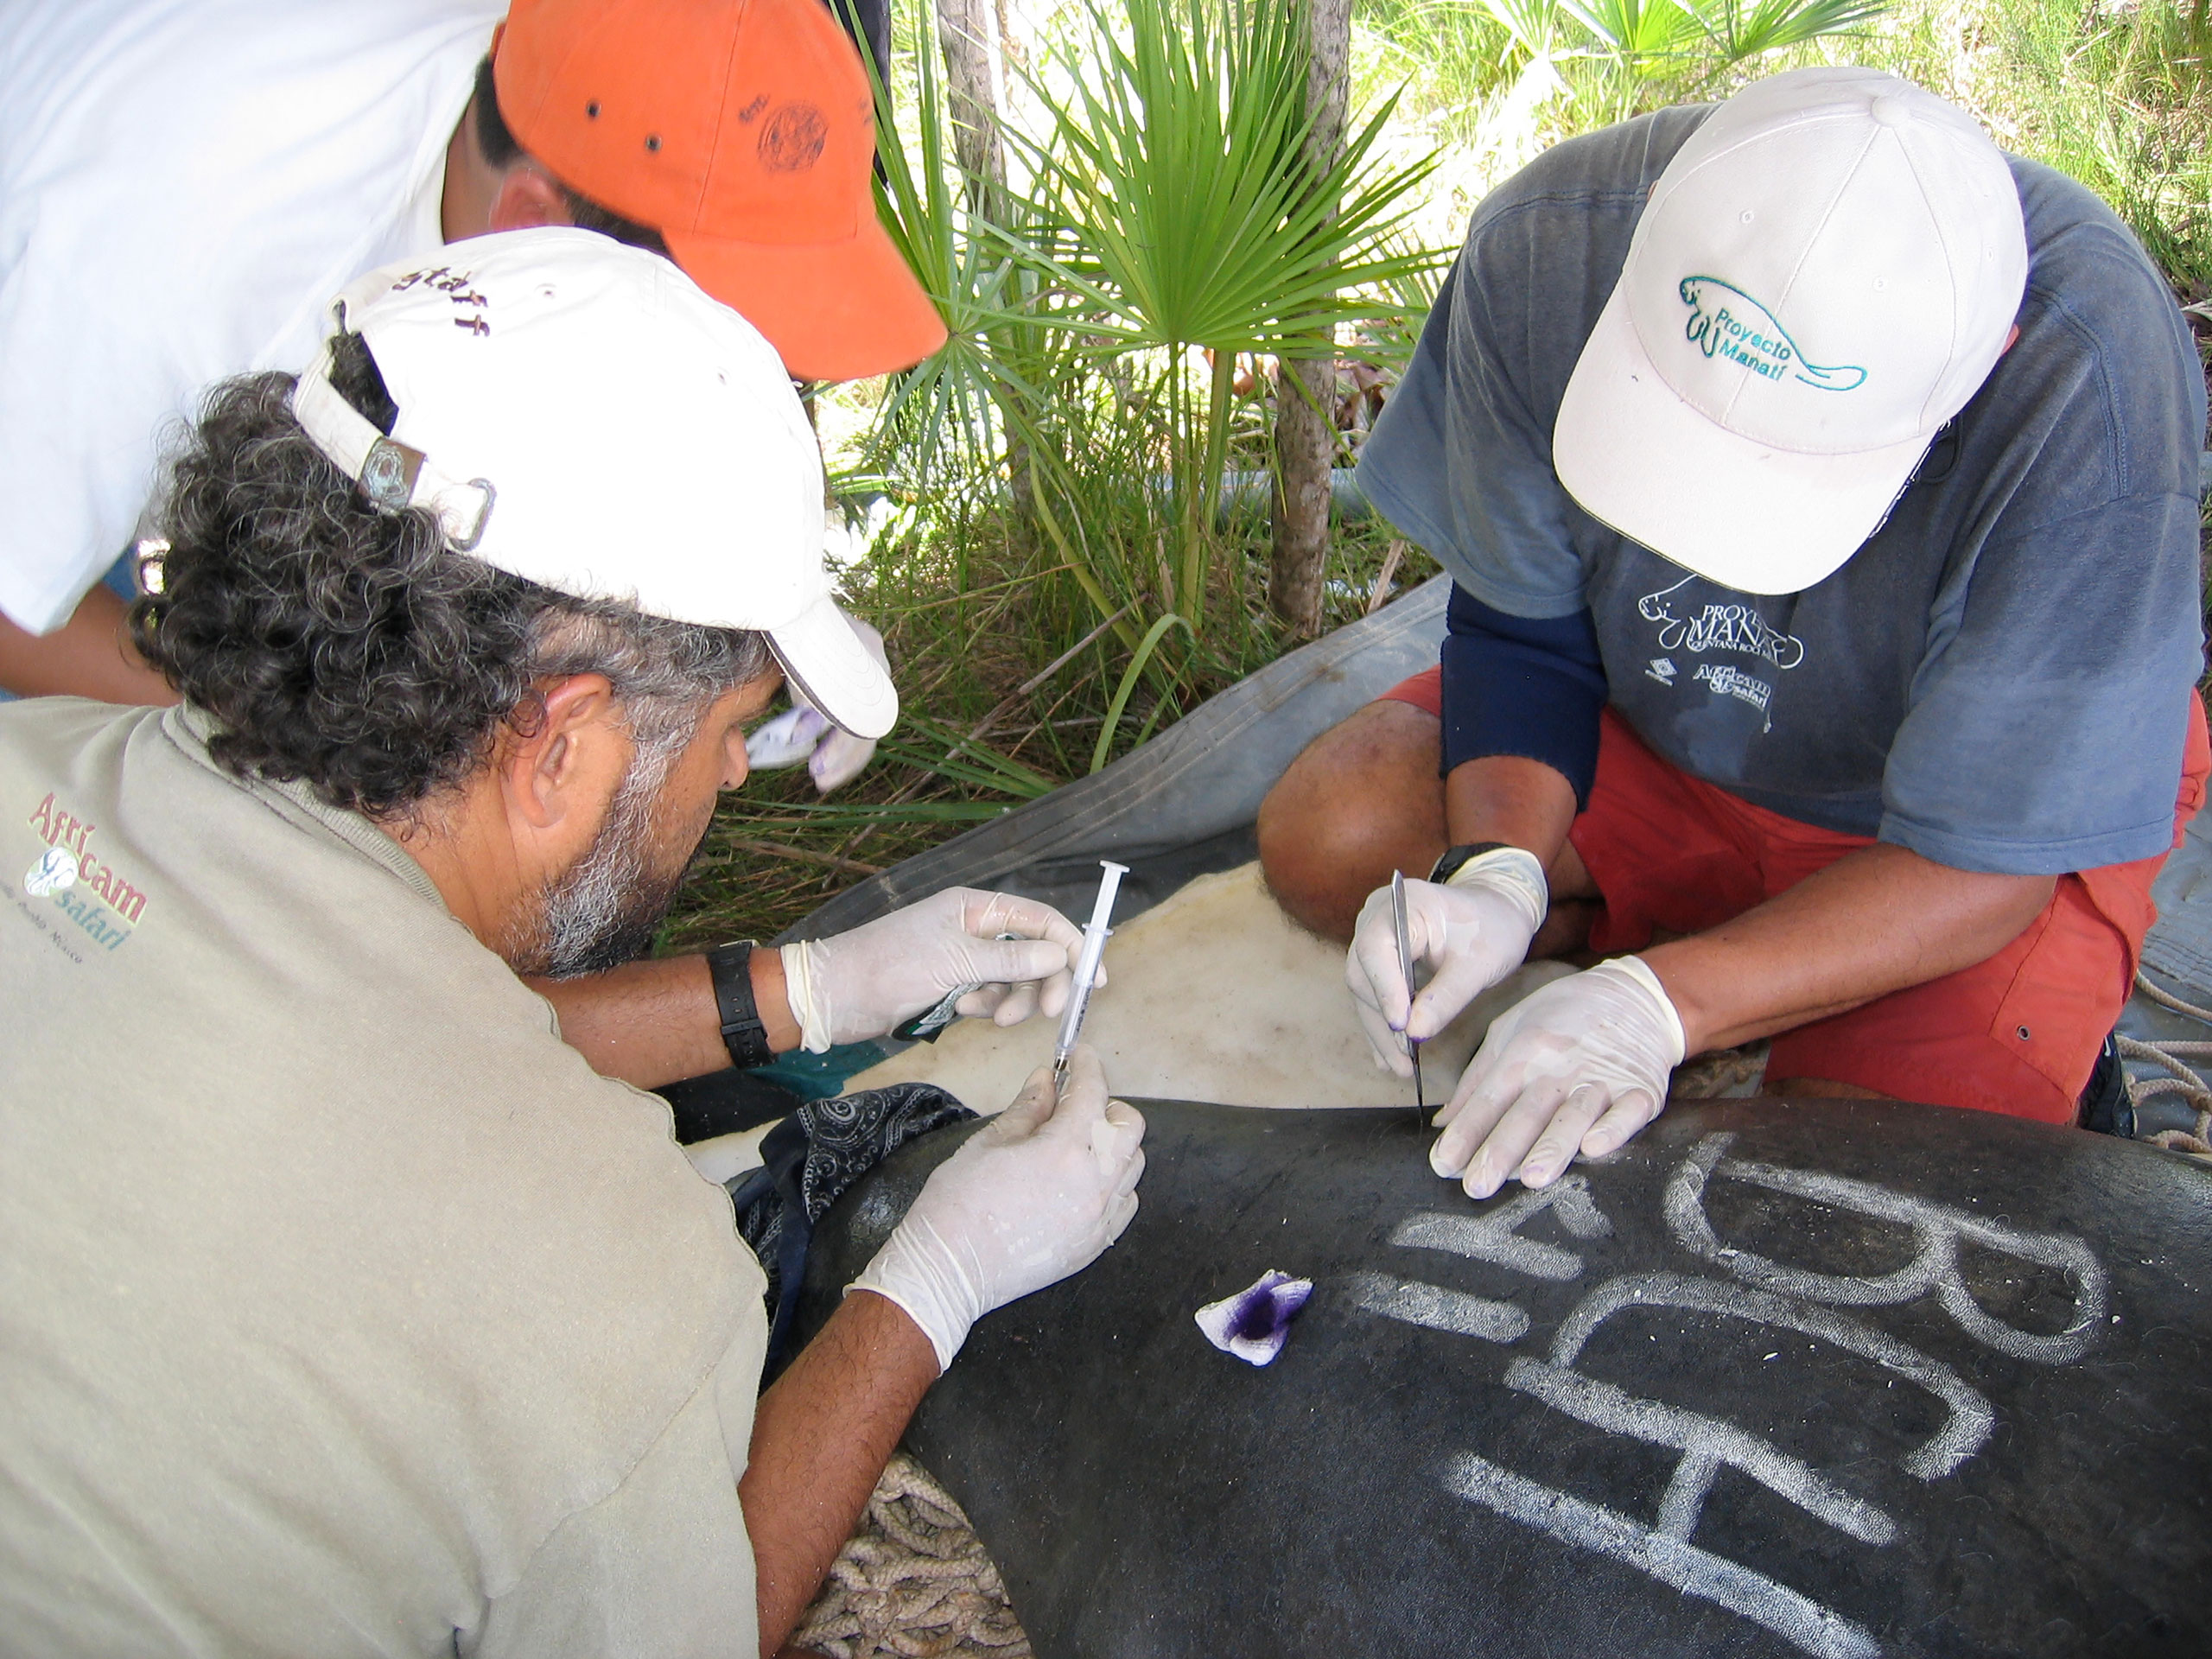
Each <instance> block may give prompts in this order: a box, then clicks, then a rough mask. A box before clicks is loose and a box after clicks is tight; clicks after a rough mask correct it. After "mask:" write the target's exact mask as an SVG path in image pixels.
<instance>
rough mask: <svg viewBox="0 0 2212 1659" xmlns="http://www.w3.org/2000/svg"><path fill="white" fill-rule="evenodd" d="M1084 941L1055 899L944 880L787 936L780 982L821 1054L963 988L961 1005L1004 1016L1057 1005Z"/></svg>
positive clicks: (1011, 1018) (808, 1042)
mask: <svg viewBox="0 0 2212 1659" xmlns="http://www.w3.org/2000/svg"><path fill="white" fill-rule="evenodd" d="M1002 936H1011V937H1002ZM1082 947H1083V934H1082V932H1081V931H1080V930H1078V929H1077V927H1076V925H1075V924H1074V923H1072V922H1071V921H1069V920H1068V918H1066V917H1065V916H1063V915H1061V914H1060V912H1058V911H1057V910H1054V909H1053V908H1052V906H1050V905H1046V904H1040V903H1039V902H1038V901H1037V900H1036V899H1018V898H1016V897H1015V896H1014V894H1012V893H980V892H978V891H976V889H975V888H973V887H948V888H947V889H946V890H945V891H944V892H943V893H935V894H932V895H931V897H929V898H927V899H923V900H922V901H921V902H920V903H919V904H914V905H909V906H906V909H904V910H895V911H893V912H891V914H890V915H888V916H880V917H878V918H876V919H875V920H874V921H872V922H869V923H868V924H867V925H864V926H861V927H856V928H855V929H853V931H851V932H849V933H840V934H837V935H836V936H835V937H834V938H827V939H814V940H810V941H807V942H804V943H802V944H787V945H785V946H784V948H783V957H784V982H785V994H786V996H787V998H788V1000H789V1001H790V1002H791V1017H792V1018H793V1019H794V1020H797V1021H798V1027H799V1032H800V1035H801V1040H802V1042H803V1043H804V1046H805V1047H806V1048H807V1049H808V1050H809V1051H810V1052H813V1053H817V1054H819V1053H820V1052H822V1051H823V1049H826V1048H828V1047H829V1046H831V1045H832V1044H835V1043H852V1042H858V1041H859V1040H860V1039H862V1038H864V1037H880V1036H881V1035H883V1033H886V1032H887V1031H889V1030H891V1029H892V1028H893V1027H895V1026H897V1025H898V1024H899V1022H900V1021H901V1020H906V1019H908V1018H910V1017H911V1016H912V1015H914V1014H919V1013H921V1012H923V1011H924V1010H925V1009H926V1008H931V1007H936V1006H937V1004H938V1003H939V1002H941V1001H944V998H945V997H946V996H947V995H950V994H951V993H952V992H954V991H960V992H963V995H962V996H961V998H960V1000H959V1001H958V1002H957V1003H955V1004H954V1005H953V1006H954V1009H955V1011H956V1012H957V1013H959V1014H966V1015H968V1016H969V1017H971V1018H976V1017H981V1016H982V1015H984V1014H988V1015H989V1016H990V1017H991V1018H992V1020H995V1022H996V1023H998V1024H999V1025H1001V1026H1016V1025H1020V1023H1021V1022H1022V1021H1023V1020H1027V1018H1028V1017H1029V1016H1030V1015H1031V1014H1033V1013H1035V1012H1036V1011H1037V1010H1038V1009H1039V1008H1040V1007H1041V1008H1042V1009H1043V1010H1044V1012H1045V1013H1046V1014H1048V1015H1050V1014H1058V1013H1059V1012H1060V1010H1061V1009H1063V1008H1065V1007H1066V1006H1067V1001H1068V990H1069V988H1070V986H1071V983H1072V981H1073V976H1074V969H1075V959H1076V953H1077V951H1078V950H1081V949H1082ZM1098 982H1099V983H1100V984H1102V985H1103V984H1104V983H1105V982H1106V976H1105V973H1104V971H1103V969H1102V970H1101V971H1100V973H1099V976H1098Z"/></svg>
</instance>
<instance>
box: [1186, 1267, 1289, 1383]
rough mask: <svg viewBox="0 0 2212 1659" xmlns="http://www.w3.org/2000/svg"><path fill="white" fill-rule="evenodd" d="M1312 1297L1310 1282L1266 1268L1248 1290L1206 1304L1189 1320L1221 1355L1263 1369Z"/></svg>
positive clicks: (1279, 1350)
mask: <svg viewBox="0 0 2212 1659" xmlns="http://www.w3.org/2000/svg"><path fill="white" fill-rule="evenodd" d="M1312 1294H1313V1281H1312V1280H1311V1279H1294V1278H1292V1277H1291V1276H1290V1275H1289V1274H1287V1273H1284V1272H1282V1271H1281V1269H1279V1268H1268V1270H1267V1271H1266V1272H1265V1273H1263V1274H1261V1275H1260V1277H1259V1281H1258V1282H1257V1283H1255V1284H1254V1285H1253V1286H1252V1287H1251V1288H1250V1289H1249V1290H1240V1291H1238V1292H1237V1293H1236V1294H1235V1295H1234V1296H1229V1297H1224V1299H1223V1300H1220V1301H1217V1302H1208V1303H1207V1304H1206V1305H1205V1306H1204V1307H1202V1308H1200V1309H1199V1310H1198V1312H1197V1313H1195V1314H1193V1315H1192V1318H1193V1319H1197V1320H1198V1329H1199V1330H1201V1331H1203V1332H1205V1333H1206V1340H1207V1341H1208V1342H1210V1343H1211V1344H1213V1345H1214V1346H1215V1347H1217V1348H1218V1349H1220V1350H1221V1351H1222V1352H1224V1353H1225V1354H1234V1355H1236V1357H1237V1358H1239V1359H1241V1360H1244V1361H1246V1362H1247V1363H1250V1364H1254V1365H1265V1364H1266V1363H1268V1361H1270V1360H1272V1359H1273V1358H1274V1357H1275V1356H1276V1355H1277V1354H1279V1353H1281V1352H1282V1345H1283V1344H1284V1343H1286V1342H1287V1341H1288V1340H1289V1339H1290V1322H1291V1321H1292V1320H1293V1319H1296V1318H1297V1317H1298V1310H1299V1309H1300V1308H1301V1307H1303V1306H1306V1298H1307V1297H1309V1296H1311V1295H1312Z"/></svg>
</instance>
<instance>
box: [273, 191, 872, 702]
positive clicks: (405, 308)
mask: <svg viewBox="0 0 2212 1659" xmlns="http://www.w3.org/2000/svg"><path fill="white" fill-rule="evenodd" d="M337 309H338V312H339V315H340V317H341V319H342V323H343V326H344V327H346V328H349V329H352V330H353V331H355V332H357V333H359V334H360V335H361V336H362V337H363V338H364V339H365V340H366V342H367V345H368V348H369V352H370V353H371V355H372V356H373V357H374V358H375V359H376V363H377V367H378V372H380V373H381V374H382V375H383V377H384V383H385V389H386V390H387V391H389V392H390V393H391V399H392V402H393V404H395V405H396V406H397V409H398V411H399V413H398V417H397V420H396V421H395V422H394V423H393V426H392V430H391V435H390V437H389V439H388V440H387V439H386V438H385V435H384V434H382V433H379V432H378V430H377V429H376V428H375V427H374V426H373V425H372V424H371V423H369V422H368V421H367V420H366V419H365V417H364V416H361V415H359V413H358V412H356V411H355V410H353V408H352V406H351V405H350V404H346V402H345V400H344V399H343V398H342V397H340V396H339V394H338V393H337V391H335V390H334V388H332V387H331V385H330V384H329V382H328V379H327V359H324V360H323V361H322V362H321V363H319V364H318V365H316V366H315V368H312V369H310V370H309V371H308V372H307V373H306V374H304V375H302V376H301V378H300V385H299V389H298V391H296V393H295V394H294V397H293V404H292V406H293V411H294V413H295V414H296V415H297V416H299V419H300V422H301V424H302V426H303V427H304V428H305V429H307V432H308V436H309V437H311V438H313V439H314V440H315V443H316V445H317V446H318V447H319V448H321V450H322V451H323V453H324V454H327V455H328V456H329V457H330V458H331V460H332V461H334V462H335V463H336V464H337V465H338V466H339V467H341V468H342V469H343V470H344V471H345V472H346V474H348V475H349V476H351V477H353V479H355V480H358V481H359V483H360V485H361V487H362V489H363V491H364V492H365V493H366V494H367V495H368V496H369V498H370V499H371V500H372V501H374V502H376V503H377V504H378V505H379V506H382V507H385V508H386V509H387V510H395V511H396V510H399V509H402V508H404V507H408V506H419V507H424V508H428V509H429V511H431V512H435V513H436V514H438V515H439V517H440V518H441V519H442V522H443V524H444V526H445V530H446V534H447V537H448V540H449V542H450V543H452V544H453V545H454V547H455V548H457V549H460V550H465V551H467V553H468V554H469V555H470V556H474V557H475V558H480V559H482V560H483V561H485V562H486V563H488V564H492V565H494V566H496V567H498V568H499V569H502V570H506V571H510V572H512V574H514V575H518V576H521V577H524V578H525V579H527V580H529V581H531V582H537V583H539V584H540V585H542V586H543V587H547V588H556V589H557V590H559V591H561V592H563V593H568V594H577V595H580V596H583V597H600V598H612V599H629V600H634V601H635V602H636V603H637V605H638V607H639V608H640V609H641V610H644V611H646V612H649V613H652V614H654V615H657V616H665V617H670V618H672V619H674V620H677V621H680V622H693V623H698V624H701V625H702V626H709V627H727V628H749V629H756V630H759V631H760V632H765V633H766V635H767V636H768V639H769V642H770V644H771V645H772V647H773V649H774V651H775V653H776V656H777V658H778V660H779V661H780V662H781V663H782V664H783V665H784V668H785V671H786V672H787V673H788V674H789V675H790V676H791V679H792V680H794V681H795V682H797V683H798V685H799V686H800V687H801V688H802V689H803V690H804V691H805V693H806V695H807V696H808V697H809V698H810V699H811V700H812V702H814V704H815V706H816V707H817V708H818V709H821V710H822V712H823V714H825V715H828V716H829V718H830V719H831V720H833V721H836V723H837V724H838V725H840V726H842V727H843V728H845V729H846V730H848V731H850V732H853V733H855V734H858V735H860V736H862V737H880V736H881V735H882V734H884V733H885V732H887V731H888V730H890V728H891V727H892V725H893V722H894V721H896V719H897V717H898V711H899V702H898V696H897V693H896V692H895V691H893V689H892V685H891V680H890V677H889V676H888V675H887V674H886V673H885V672H884V671H883V669H882V668H881V666H880V664H878V663H877V662H876V660H875V659H874V658H873V657H872V656H870V655H869V654H868V651H867V649H866V648H865V647H864V646H863V645H861V641H860V639H859V637H858V636H857V635H856V634H855V633H854V632H853V630H852V629H851V628H850V627H849V626H847V624H846V622H845V620H844V617H843V616H842V614H841V613H839V611H838V609H837V607H836V603H835V602H834V601H833V600H832V597H831V591H830V580H829V573H828V571H827V570H826V569H824V567H823V505H822V496H823V480H822V462H821V456H820V452H819V451H818V449H817V447H816V442H815V437H814V434H813V432H812V430H811V429H810V428H809V426H808V425H807V422H806V416H805V413H804V410H802V409H801V408H800V407H799V402H798V395H797V394H796V393H795V392H794V391H792V389H791V380H790V378H789V377H788V376H787V375H786V374H785V372H784V367H783V365H782V364H781V363H780V362H779V360H778V359H777V355H776V353H775V352H774V351H773V350H772V348H771V347H770V346H769V345H768V343H767V342H766V340H763V339H762V338H761V337H760V334H758V333H756V332H755V331H754V329H753V327H751V325H750V324H748V323H747V321H746V320H745V319H744V318H742V317H741V316H739V315H737V314H736V313H735V312H734V311H732V310H731V309H730V308H728V307H727V306H725V305H721V304H720V303H718V302H715V300H714V299H712V298H710V297H709V296H708V295H706V294H705V293H703V292H702V291H701V289H699V287H698V286H697V285H696V283H693V282H692V281H691V279H690V277H687V276H685V275H684V274H683V272H682V271H681V270H677V268H676V267H675V266H674V265H672V264H670V263H669V262H668V261H667V260H665V259H663V258H661V257H658V255H655V254H651V253H646V252H643V251H639V250H638V249H636V248H631V247H626V246H624V245H622V244H620V243H619V242H616V241H613V239H612V238H607V237H604V236H600V235H598V234H596V233H594V232H589V231H578V230H569V229H565V228H560V229H537V230H527V231H510V232H505V233H504V234H501V235H496V236H486V237H479V238H474V239H472V240H470V241H467V242H464V243H459V244H455V245H454V246H452V247H450V248H448V249H447V250H446V251H445V255H444V257H443V260H442V263H436V264H426V263H424V262H423V261H421V260H415V261H410V262H406V263H404V264H397V265H391V266H386V267H385V268H384V269H383V270H377V271H372V272H371V273H369V274H368V275H367V276H365V277H359V278H357V279H356V280H355V281H354V282H353V283H349V284H348V285H347V286H346V289H345V291H344V292H343V293H342V294H340V296H339V298H338V302H337Z"/></svg>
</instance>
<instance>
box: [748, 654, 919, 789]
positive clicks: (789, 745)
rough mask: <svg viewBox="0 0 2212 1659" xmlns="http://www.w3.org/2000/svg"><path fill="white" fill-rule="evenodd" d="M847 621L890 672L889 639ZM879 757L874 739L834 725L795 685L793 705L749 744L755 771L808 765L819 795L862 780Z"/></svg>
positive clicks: (757, 731) (755, 731) (760, 728)
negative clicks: (886, 644)
mask: <svg viewBox="0 0 2212 1659" xmlns="http://www.w3.org/2000/svg"><path fill="white" fill-rule="evenodd" d="M839 614H840V615H844V613H843V612H842V611H841V612H840V613H839ZM845 622H846V625H847V626H849V627H850V628H851V629H852V631H853V632H855V633H856V634H858V635H860V637H861V644H862V645H866V646H867V647H868V654H869V655H870V656H872V657H874V658H875V660H876V661H877V662H879V663H880V664H882V665H883V671H884V672H885V673H889V672H890V671H891V658H890V656H889V655H888V654H887V652H885V650H884V648H883V636H882V635H881V634H880V633H878V632H876V631H875V630H874V628H872V627H870V626H868V624H867V623H865V622H863V621H861V620H860V618H858V617H856V616H845ZM874 754H875V740H874V738H872V737H855V736H854V735H853V734H851V733H850V732H849V731H846V730H844V729H843V728H841V727H837V726H833V725H832V724H830V722H829V716H828V715H825V714H823V712H822V711H821V710H820V709H817V708H816V707H815V706H814V705H813V704H812V703H810V702H808V701H807V700H806V694H805V693H804V692H803V691H801V690H799V689H798V687H797V686H795V685H794V686H793V687H791V707H790V708H788V709H785V710H784V712H783V713H782V714H780V715H777V716H776V717H775V718H774V719H773V720H769V721H762V722H761V723H760V725H759V726H756V727H754V728H753V731H752V732H751V733H750V734H748V735H747V738H746V740H745V760H746V764H747V766H751V767H752V768H753V770H754V771H755V772H772V771H774V770H775V769H776V768H777V767H779V766H797V765H798V763H799V762H800V761H802V760H804V761H805V762H806V770H807V772H808V774H809V775H810V777H812V778H813V779H814V791H815V793H816V794H817V795H827V794H828V793H829V791H831V790H833V789H836V787H837V786H838V785H841V784H849V783H850V782H851V781H852V780H853V779H855V778H857V777H859V776H860V775H861V770H862V769H863V768H864V767H866V766H867V765H868V761H869V760H871V759H873V758H874Z"/></svg>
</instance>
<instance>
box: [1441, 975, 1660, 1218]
mask: <svg viewBox="0 0 2212 1659" xmlns="http://www.w3.org/2000/svg"><path fill="white" fill-rule="evenodd" d="M1683 1043H1684V1038H1683V1034H1682V1020H1681V1015H1680V1014H1676V1013H1675V1005H1674V1003H1673V1002H1671V1001H1669V1000H1668V996H1667V993H1666V990H1665V988H1663V987H1662V986H1661V984H1660V983H1659V976H1658V975H1656V974H1655V973H1653V972H1652V971H1651V969H1649V968H1648V967H1646V966H1645V965H1644V963H1643V958H1642V957H1614V958H1613V959H1612V960H1611V962H1601V963H1599V964H1598V965H1597V966H1596V967H1595V968H1591V969H1586V970H1584V971H1583V972H1581V973H1579V974H1575V975H1573V976H1570V977H1568V978H1566V979H1555V980H1554V981H1553V982H1551V983H1550V984H1548V985H1547V986H1545V987H1543V988H1541V990H1536V991H1533V992H1531V993H1530V994H1529V995H1528V996H1527V997H1525V998H1523V999H1522V1001H1519V1002H1516V1003H1515V1004H1514V1005H1513V1006H1512V1007H1510V1008H1508V1009H1507V1010H1506V1011H1505V1012H1504V1013H1503V1014H1500V1015H1498V1017H1497V1020H1496V1022H1495V1023H1493V1024H1492V1025H1491V1028H1490V1034H1489V1035H1488V1036H1486V1037H1484V1039H1483V1046H1482V1047H1481V1048H1479V1049H1478V1050H1477V1051H1476V1052H1475V1058H1473V1059H1471V1060H1470V1061H1469V1062H1468V1063H1467V1069H1466V1071H1465V1074H1464V1075H1462V1076H1461V1077H1460V1079H1459V1088H1458V1089H1457V1090H1453V1091H1452V1098H1451V1100H1450V1102H1449V1103H1446V1105H1445V1107H1444V1108H1443V1109H1442V1110H1440V1111H1439V1112H1438V1113H1437V1115H1436V1121H1437V1122H1438V1123H1439V1124H1440V1125H1441V1126H1444V1133H1443V1134H1441V1135H1438V1136H1437V1137H1436V1144H1435V1145H1434V1146H1433V1147H1430V1148H1429V1151H1428V1166H1429V1167H1430V1168H1431V1169H1433V1170H1434V1171H1435V1172H1436V1173H1438V1174H1440V1175H1442V1176H1444V1177H1446V1179H1450V1178H1452V1177H1453V1176H1464V1177H1465V1183H1466V1188H1467V1195H1468V1197H1470V1198H1488V1197H1490V1195H1491V1193H1493V1192H1497V1189H1498V1188H1499V1187H1501V1186H1503V1185H1504V1184H1505V1182H1506V1180H1507V1179H1509V1178H1510V1177H1511V1176H1512V1175H1514V1174H1515V1173H1518V1174H1519V1175H1520V1177H1521V1183H1522V1185H1524V1186H1544V1185H1548V1184H1549V1183H1550V1182H1552V1181H1553V1180H1554V1179H1557V1178H1558V1176H1559V1175H1560V1172H1561V1171H1563V1170H1565V1169H1566V1167H1567V1165H1568V1164H1569V1163H1571V1162H1573V1159H1574V1154H1575V1153H1576V1152H1577V1151H1580V1152H1582V1153H1585V1154H1588V1155H1589V1156H1591V1157H1593V1158H1594V1157H1597V1156H1599V1155H1600V1154H1604V1153H1608V1152H1611V1150H1612V1149H1613V1148H1614V1147H1618V1146H1621V1145H1624V1143H1625V1142H1626V1141H1628V1140H1629V1139H1630V1137H1631V1136H1633V1135H1635V1134H1636V1133H1637V1131H1638V1130H1639V1129H1641V1128H1643V1126H1644V1125H1645V1124H1647V1123H1649V1122H1651V1120H1652V1119H1653V1118H1655V1117H1656V1116H1659V1114H1660V1112H1661V1111H1662V1109H1664V1108H1665V1106H1666V1104H1667V1076H1668V1073H1669V1072H1670V1071H1673V1070H1674V1069H1675V1067H1676V1066H1677V1065H1681V1061H1682V1047H1683Z"/></svg>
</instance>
